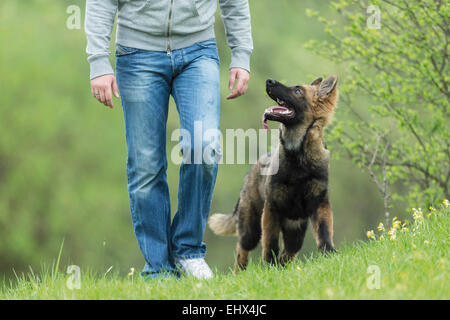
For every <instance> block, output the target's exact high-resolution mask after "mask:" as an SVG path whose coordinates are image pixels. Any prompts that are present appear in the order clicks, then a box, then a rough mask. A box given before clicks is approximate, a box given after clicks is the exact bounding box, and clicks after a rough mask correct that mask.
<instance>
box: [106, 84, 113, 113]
mask: <svg viewBox="0 0 450 320" xmlns="http://www.w3.org/2000/svg"><path fill="white" fill-rule="evenodd" d="M105 106H107V107H110V108H112V107H113V101H112V89H111V86H109V87H107V88H106V89H105Z"/></svg>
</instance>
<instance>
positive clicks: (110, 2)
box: [85, 0, 119, 108]
mask: <svg viewBox="0 0 450 320" xmlns="http://www.w3.org/2000/svg"><path fill="white" fill-rule="evenodd" d="M117 7H118V0H87V1H86V20H85V32H86V37H87V48H86V52H87V54H88V61H89V64H90V70H91V71H90V79H91V89H92V95H93V96H94V97H95V98H96V99H97V100H99V101H100V102H102V103H103V104H104V105H106V106H109V107H111V108H112V106H113V104H112V93H114V95H115V96H116V97H118V96H119V93H118V89H117V84H116V79H115V77H114V70H113V68H112V66H111V63H110V61H109V56H110V42H111V33H112V30H113V27H114V20H115V17H116V12H117Z"/></svg>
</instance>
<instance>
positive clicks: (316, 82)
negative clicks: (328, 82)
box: [311, 78, 323, 86]
mask: <svg viewBox="0 0 450 320" xmlns="http://www.w3.org/2000/svg"><path fill="white" fill-rule="evenodd" d="M322 80H323V79H322V78H317V79H316V80H314V81H313V82H312V83H311V85H312V86H318V85H319V84H320V83H321V82H322Z"/></svg>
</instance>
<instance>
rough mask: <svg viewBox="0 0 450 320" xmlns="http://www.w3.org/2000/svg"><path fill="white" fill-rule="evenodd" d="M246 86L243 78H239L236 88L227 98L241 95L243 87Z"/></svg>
mask: <svg viewBox="0 0 450 320" xmlns="http://www.w3.org/2000/svg"><path fill="white" fill-rule="evenodd" d="M243 88H244V80H243V79H241V78H238V79H237V84H236V89H235V90H234V91H233V92H232V93H231V94H230V95H229V96H228V97H227V99H234V98H237V97H239V96H241V95H242V94H243V93H242V89H243Z"/></svg>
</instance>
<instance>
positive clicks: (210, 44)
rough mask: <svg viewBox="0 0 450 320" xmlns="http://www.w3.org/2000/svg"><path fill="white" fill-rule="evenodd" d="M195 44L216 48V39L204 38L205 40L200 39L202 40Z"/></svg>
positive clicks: (206, 47) (204, 47) (205, 47)
mask: <svg viewBox="0 0 450 320" xmlns="http://www.w3.org/2000/svg"><path fill="white" fill-rule="evenodd" d="M197 45H198V46H199V47H201V48H203V49H208V48H213V49H217V43H216V39H214V38H213V39H209V40H206V41H202V42H197Z"/></svg>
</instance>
